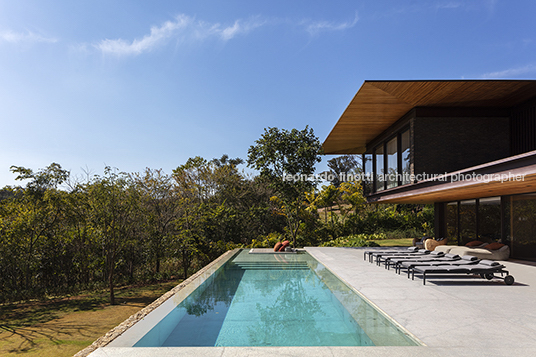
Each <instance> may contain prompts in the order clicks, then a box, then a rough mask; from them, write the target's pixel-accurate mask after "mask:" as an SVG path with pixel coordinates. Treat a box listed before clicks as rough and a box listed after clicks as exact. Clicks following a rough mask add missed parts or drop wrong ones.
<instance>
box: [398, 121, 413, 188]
mask: <svg viewBox="0 0 536 357" xmlns="http://www.w3.org/2000/svg"><path fill="white" fill-rule="evenodd" d="M400 141H401V145H400V147H401V148H400V151H401V152H400V154H401V155H402V170H401V172H402V185H405V184H407V183H410V180H409V178H410V174H411V172H410V170H409V151H410V143H409V130H406V131H405V132H403V133H402V134H401V135H400Z"/></svg>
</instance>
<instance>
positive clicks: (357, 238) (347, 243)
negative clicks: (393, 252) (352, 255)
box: [322, 233, 385, 247]
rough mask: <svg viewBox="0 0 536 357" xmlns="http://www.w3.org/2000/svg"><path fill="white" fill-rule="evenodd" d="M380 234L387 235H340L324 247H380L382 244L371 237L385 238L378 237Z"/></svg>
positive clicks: (323, 245)
mask: <svg viewBox="0 0 536 357" xmlns="http://www.w3.org/2000/svg"><path fill="white" fill-rule="evenodd" d="M379 236H385V235H384V234H383V233H379V234H370V235H366V234H352V235H349V236H346V237H339V238H336V239H333V240H330V241H328V242H325V243H324V244H322V247H379V246H380V245H379V244H378V243H376V242H373V241H371V239H385V237H383V238H377V237H379Z"/></svg>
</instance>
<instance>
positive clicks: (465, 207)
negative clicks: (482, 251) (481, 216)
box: [458, 200, 477, 245]
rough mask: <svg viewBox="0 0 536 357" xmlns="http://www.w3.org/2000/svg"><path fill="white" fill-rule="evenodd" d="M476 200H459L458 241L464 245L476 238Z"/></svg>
mask: <svg viewBox="0 0 536 357" xmlns="http://www.w3.org/2000/svg"><path fill="white" fill-rule="evenodd" d="M476 209H477V207H476V200H466V201H461V202H460V207H459V212H460V216H459V222H460V224H459V227H458V230H459V243H460V245H466V244H467V243H469V242H470V241H472V240H475V239H476Z"/></svg>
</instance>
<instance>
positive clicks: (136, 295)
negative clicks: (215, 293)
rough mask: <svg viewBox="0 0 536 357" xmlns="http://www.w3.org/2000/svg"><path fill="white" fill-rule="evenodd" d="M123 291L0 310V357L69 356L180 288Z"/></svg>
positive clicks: (162, 286)
mask: <svg viewBox="0 0 536 357" xmlns="http://www.w3.org/2000/svg"><path fill="white" fill-rule="evenodd" d="M179 283H180V281H171V282H165V283H160V284H155V285H147V286H135V287H123V288H119V289H117V290H116V301H117V305H113V306H111V305H110V304H108V302H107V301H108V300H107V298H108V293H107V292H106V291H103V292H101V293H92V294H86V295H79V296H73V297H68V298H62V299H53V300H47V301H33V302H27V303H20V304H5V305H0V356H39V357H61V356H72V355H74V354H75V353H76V352H78V351H80V350H81V349H84V348H85V347H87V346H89V345H90V344H91V343H93V341H95V340H96V339H97V338H99V337H100V336H102V335H104V334H105V333H106V332H108V331H109V330H110V329H112V328H113V327H115V326H117V325H118V324H120V323H121V322H123V321H124V320H126V319H127V318H128V317H129V316H130V315H132V314H134V313H136V312H137V311H138V310H140V309H141V308H143V307H145V306H147V305H149V304H150V303H151V302H153V301H154V300H156V299H157V298H158V297H160V296H161V295H162V294H164V293H165V292H166V291H168V290H170V289H171V288H173V287H174V286H175V285H177V284H179Z"/></svg>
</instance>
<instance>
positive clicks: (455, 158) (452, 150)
mask: <svg viewBox="0 0 536 357" xmlns="http://www.w3.org/2000/svg"><path fill="white" fill-rule="evenodd" d="M412 120H413V121H414V123H413V125H412V127H413V141H414V142H413V149H414V152H413V159H414V161H413V164H414V173H415V174H421V173H426V174H442V173H445V172H453V171H458V170H461V169H464V168H467V167H471V166H476V165H480V164H484V163H486V162H490V161H494V160H499V159H502V158H505V157H508V156H510V135H509V132H510V123H509V118H508V117H426V116H419V115H417V116H416V117H414V118H413V119H412Z"/></svg>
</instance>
